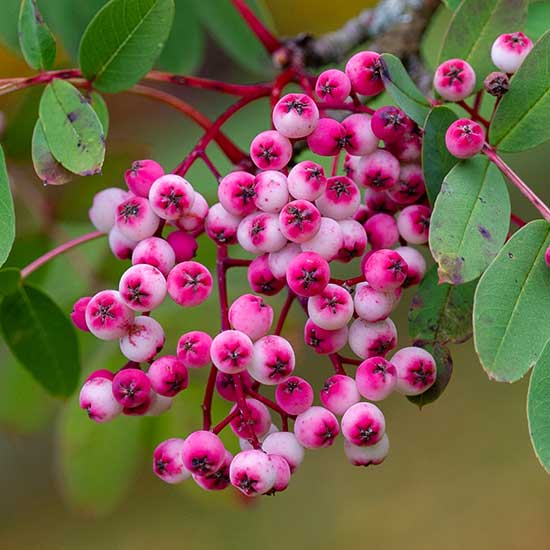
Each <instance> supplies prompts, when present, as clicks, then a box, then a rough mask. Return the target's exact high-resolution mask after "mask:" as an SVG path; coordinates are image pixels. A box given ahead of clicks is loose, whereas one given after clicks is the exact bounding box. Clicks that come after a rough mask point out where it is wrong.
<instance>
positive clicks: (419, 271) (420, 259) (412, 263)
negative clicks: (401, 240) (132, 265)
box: [395, 246, 426, 288]
mask: <svg viewBox="0 0 550 550" xmlns="http://www.w3.org/2000/svg"><path fill="white" fill-rule="evenodd" d="M395 251H396V252H397V253H398V254H399V255H400V256H401V257H402V258H403V259H404V260H405V261H406V262H407V277H406V279H405V282H404V283H403V288H407V287H409V286H413V285H418V284H420V282H421V281H422V279H423V278H424V275H425V273H426V260H425V259H424V256H422V254H420V252H418V250H417V249H416V248H412V247H411V246H400V247H398V248H396V249H395Z"/></svg>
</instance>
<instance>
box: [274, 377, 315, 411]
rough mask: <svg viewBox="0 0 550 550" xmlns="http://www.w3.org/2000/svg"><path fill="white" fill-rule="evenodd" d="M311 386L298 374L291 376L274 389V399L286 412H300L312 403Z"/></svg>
mask: <svg viewBox="0 0 550 550" xmlns="http://www.w3.org/2000/svg"><path fill="white" fill-rule="evenodd" d="M313 397H314V395H313V388H312V387H311V384H310V383H309V382H307V381H306V380H304V379H303V378H300V377H299V376H291V377H290V378H287V379H286V380H285V381H284V382H281V383H280V384H279V385H278V386H277V389H276V390H275V400H276V401H277V404H278V405H279V407H281V409H283V411H285V412H286V413H287V414H301V413H303V412H304V411H306V410H307V409H309V407H311V405H313Z"/></svg>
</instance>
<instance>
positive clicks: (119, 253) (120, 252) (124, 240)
mask: <svg viewBox="0 0 550 550" xmlns="http://www.w3.org/2000/svg"><path fill="white" fill-rule="evenodd" d="M136 245H137V241H133V240H132V239H129V238H128V237H126V236H125V235H123V234H122V233H121V232H120V231H119V230H118V228H117V227H116V226H115V227H113V229H111V231H109V248H110V249H111V252H112V253H113V255H114V256H115V258H118V259H119V260H127V259H128V258H131V257H132V252H133V250H134V249H135V247H136Z"/></svg>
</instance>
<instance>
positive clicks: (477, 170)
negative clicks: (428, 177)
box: [430, 156, 510, 284]
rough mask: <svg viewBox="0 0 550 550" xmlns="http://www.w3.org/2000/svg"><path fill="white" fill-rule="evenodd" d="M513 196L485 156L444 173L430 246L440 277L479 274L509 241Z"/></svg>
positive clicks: (453, 279) (455, 280)
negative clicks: (509, 193)
mask: <svg viewBox="0 0 550 550" xmlns="http://www.w3.org/2000/svg"><path fill="white" fill-rule="evenodd" d="M509 225H510V197H509V195H508V189H507V188H506V184H505V182H504V180H503V178H502V175H501V174H500V172H499V171H498V169H497V168H496V167H495V166H494V165H493V164H492V163H490V162H489V160H488V159H487V158H486V157H483V156H477V157H474V158H471V159H468V160H464V161H461V162H459V163H458V164H457V165H456V166H455V167H454V168H453V169H452V170H451V171H450V172H449V174H447V176H446V177H445V180H444V182H443V185H442V187H441V192H440V193H439V195H438V196H437V199H436V201H435V205H434V210H433V213H432V217H431V222H430V250H431V251H432V255H433V257H434V259H435V260H436V262H437V263H438V264H439V271H438V273H439V280H440V281H441V282H446V283H451V284H461V283H466V282H468V281H472V280H474V279H477V277H479V276H480V275H481V273H483V271H485V269H486V268H487V266H488V265H489V264H490V263H491V261H492V260H493V258H494V257H495V256H496V255H497V253H498V251H499V250H500V248H501V247H502V245H503V244H504V241H505V239H506V235H507V233H508V229H509Z"/></svg>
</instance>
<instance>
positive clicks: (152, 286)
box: [118, 264, 166, 312]
mask: <svg viewBox="0 0 550 550" xmlns="http://www.w3.org/2000/svg"><path fill="white" fill-rule="evenodd" d="M118 291H119V292H120V296H121V298H122V299H123V300H124V303H125V304H126V305H127V306H128V307H129V308H131V309H133V310H134V311H142V312H143V311H152V310H154V309H156V308H157V307H159V306H160V304H162V302H163V301H164V298H165V296H166V279H165V278H164V276H163V274H162V273H161V272H160V271H159V270H158V269H157V268H156V267H153V266H152V265H147V264H138V265H133V266H132V267H130V268H129V269H127V270H126V271H125V272H124V273H123V275H122V277H121V278H120V284H119V287H118Z"/></svg>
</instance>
